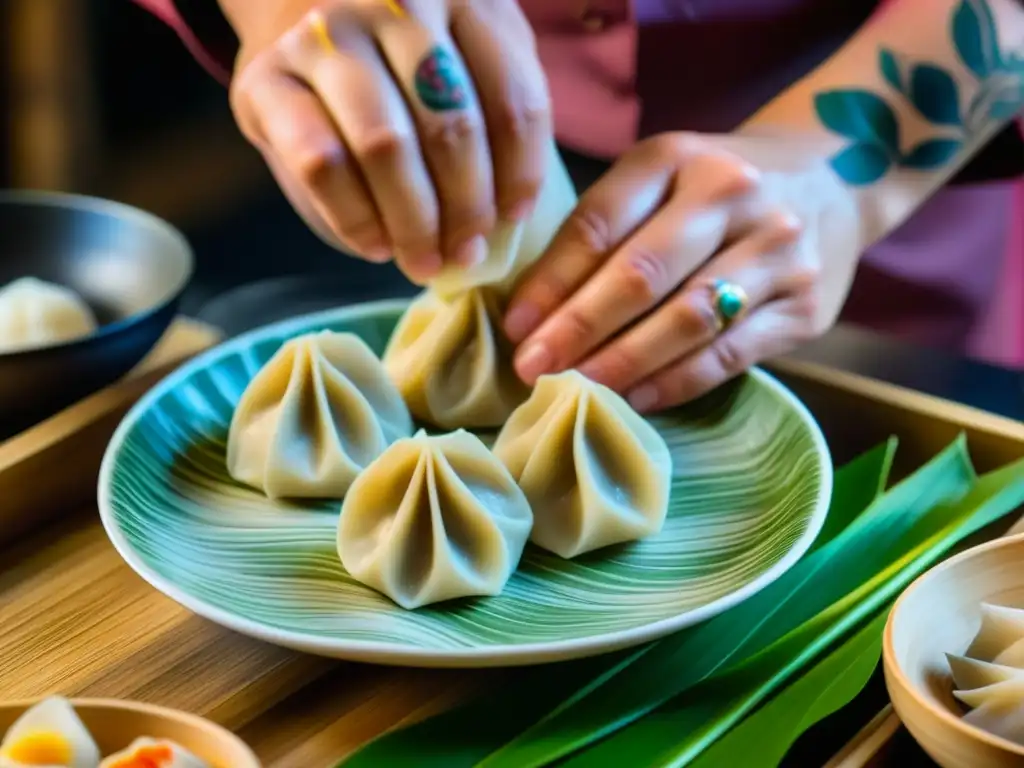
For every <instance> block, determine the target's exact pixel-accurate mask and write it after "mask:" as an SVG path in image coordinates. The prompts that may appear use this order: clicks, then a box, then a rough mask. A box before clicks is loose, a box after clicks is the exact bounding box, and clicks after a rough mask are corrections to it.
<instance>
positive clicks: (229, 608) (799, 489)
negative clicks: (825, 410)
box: [99, 302, 832, 667]
mask: <svg viewBox="0 0 1024 768" xmlns="http://www.w3.org/2000/svg"><path fill="white" fill-rule="evenodd" d="M404 307H405V303H404V302H379V303H373V304H365V305H360V306H354V307H347V308H343V309H338V310H333V311H330V312H326V313H321V314H317V315H310V316H306V317H302V318H298V319H296V320H291V321H288V322H285V323H279V324H276V325H273V326H270V327H267V328H264V329H260V330H258V331H254V332H252V333H248V334H246V335H244V336H241V337H239V338H237V339H235V340H233V341H230V342H228V343H227V344H224V345H222V346H220V347H217V348H216V349H213V350H211V351H210V352H208V353H207V354H205V355H203V356H202V357H200V358H197V359H196V360H194V361H192V362H191V363H189V364H187V365H185V366H184V367H183V368H182V369H181V370H179V371H177V372H176V373H174V374H173V375H171V376H170V377H168V378H167V379H165V380H164V381H163V382H161V383H160V384H159V385H158V386H157V387H156V388H155V389H153V390H152V391H151V392H150V393H149V394H148V395H147V396H146V397H145V398H143V400H142V401H141V402H139V403H138V405H136V406H135V408H133V409H132V411H131V412H130V413H129V414H128V416H127V417H126V418H125V420H124V422H123V423H122V424H121V426H120V427H119V428H118V430H117V432H116V434H115V435H114V438H113V439H112V440H111V442H110V446H109V448H108V449H107V453H106V456H105V457H104V461H103V468H102V471H101V474H100V483H99V503H100V511H101V515H102V518H103V524H104V525H105V526H106V529H107V533H108V534H109V535H110V538H111V540H112V541H113V543H114V546H115V547H117V549H118V551H119V552H120V553H121V555H122V556H123V557H124V559H125V560H126V561H127V562H128V563H129V564H130V565H131V566H132V568H134V569H135V570H136V571H138V573H139V574H140V575H141V576H142V577H143V578H144V579H146V580H147V581H148V582H149V583H150V584H152V585H153V586H154V587H156V588H157V589H159V590H160V591H161V592H163V593H164V594H166V595H168V596H169V597H171V598H173V599H174V600H176V601H178V602H179V603H181V604H182V605H184V606H186V607H187V608H189V609H191V610H192V611H195V612H196V613H198V614H199V615H201V616H205V617H206V618H208V619H210V620H212V621H215V622H217V623H219V624H222V625H224V626H226V627H230V628H232V629H234V630H236V631H238V632H242V633H244V634H247V635H252V636H254V637H258V638H261V639H263V640H266V641H269V642H271V643H276V644H279V645H283V646H287V647H290V648H296V649H299V650H302V651H308V652H311V653H316V654H321V655H325V656H333V657H337V658H344V659H351V660H358V661H367V662H374V663H382V664H404V665H410V666H450V667H455V666H496V665H513V664H531V663H540V662H547V661H555V660H559V659H568V658H573V657H578V656H586V655H592V654H596V653H603V652H606V651H611V650H614V649H618V648H623V647H626V646H631V645H636V644H638V643H643V642H645V641H648V640H653V639H655V638H657V637H661V636H662V635H665V634H668V633H670V632H674V631H676V630H678V629H681V628H683V627H686V626H689V625H691V624H695V623H697V622H700V621H704V620H705V619H708V618H710V617H711V616H714V615H715V614H717V613H720V612H722V611H723V610H725V609H726V608H729V607H731V606H732V605H735V604H736V603H738V602H740V601H741V600H743V599H745V598H747V597H749V596H750V595H752V594H754V593H755V592H757V591H758V590H760V589H762V588H764V587H765V586H766V585H767V584H769V583H770V582H772V581H773V580H774V579H776V578H778V576H779V575H780V574H782V573H783V572H784V571H785V570H786V569H787V568H789V567H790V566H791V565H793V563H794V562H796V560H797V559H798V558H799V557H800V555H802V554H803V552H804V551H805V550H806V549H807V548H808V547H809V546H810V544H811V542H812V541H813V539H814V537H815V536H816V535H817V533H818V531H819V529H820V528H821V525H822V523H823V522H824V519H825V513H826V510H827V506H828V501H829V496H830V493H831V488H832V471H831V461H830V458H829V454H828V448H827V447H826V445H825V441H824V439H823V438H822V435H821V432H820V431H819V429H818V427H817V425H816V424H815V422H814V419H813V418H812V417H811V415H810V414H809V413H808V412H807V410H806V409H805V408H804V407H803V406H802V405H801V404H800V402H799V401H798V400H797V399H796V398H795V397H794V396H793V395H792V394H791V393H790V392H788V391H787V390H786V389H785V388H784V387H782V385H780V384H779V383H778V382H777V381H775V380H774V379H772V378H771V377H770V376H768V375H767V374H765V373H763V372H761V371H754V372H752V373H750V374H749V375H747V376H745V377H744V378H743V379H741V380H739V381H737V382H735V383H734V384H733V385H731V386H729V387H725V388H723V389H722V390H720V391H719V392H717V393H715V394H713V395H712V396H710V397H708V398H706V399H705V400H703V401H701V402H700V403H697V404H694V405H691V406H688V407H686V408H682V409H679V410H676V411H674V412H672V413H671V414H668V415H664V416H661V417H659V418H657V419H655V420H654V423H655V425H656V426H657V427H658V429H659V430H660V431H661V433H662V434H663V435H664V436H665V438H666V440H667V441H668V444H669V447H670V448H671V450H672V454H673V460H674V464H675V473H674V478H673V484H672V497H671V502H670V509H669V513H668V521H667V522H666V524H665V527H664V529H663V530H662V532H661V534H660V535H658V536H657V537H655V538H653V539H652V540H649V541H645V542H642V543H636V544H630V545H624V546H618V547H612V548H609V549H607V550H604V551H601V552H598V553H591V554H590V555H585V556H583V557H580V558H577V559H576V560H572V561H566V560H562V559H561V558H559V557H557V556H555V555H551V554H548V553H545V552H542V551H539V550H536V549H533V548H530V547H528V548H527V551H526V554H525V555H524V558H523V561H522V563H521V565H520V567H519V570H518V572H517V573H516V574H515V575H514V576H513V577H512V579H511V580H510V582H509V583H508V585H507V587H506V588H505V591H504V592H503V593H502V594H501V595H500V596H499V597H496V598H486V599H477V600H461V601H456V602H453V603H448V604H441V605H439V606H434V607H430V608H426V609H421V610H418V611H411V612H410V611H405V610H402V609H401V608H398V607H397V606H395V605H394V604H393V603H391V602H390V601H389V600H388V599H387V598H384V597H382V596H380V595H378V594H377V593H375V592H373V591H372V590H370V589H368V588H366V587H364V586H362V585H361V584H359V583H357V582H355V581H353V580H352V579H351V578H350V577H349V576H348V575H347V574H346V573H345V571H344V569H343V568H342V566H341V562H340V561H339V559H338V555H337V552H336V550H335V529H336V524H337V515H338V510H339V507H340V505H339V503H336V502H334V503H313V504H301V505H300V504H284V503H277V502H271V501H268V500H267V499H265V498H264V497H263V496H261V495H260V494H258V493H255V492H253V491H251V490H248V489H246V488H243V487H241V486H239V485H238V484H236V483H234V482H233V481H232V480H231V479H230V478H229V477H228V474H227V472H226V470H225V466H224V453H225V440H226V436H227V431H228V425H229V423H230V420H231V413H232V409H233V408H234V405H235V403H236V402H237V401H238V399H239V398H240V396H241V394H242V391H243V390H244V389H245V386H246V385H247V384H248V383H249V381H250V379H252V377H253V376H254V375H255V373H256V372H257V370H259V368H260V366H262V365H263V363H265V362H266V361H267V360H268V359H270V357H271V355H273V354H274V352H275V351H276V350H277V349H278V347H279V346H280V345H281V344H282V343H283V342H284V341H285V340H286V339H288V338H291V337H293V336H296V335H299V334H303V333H308V332H310V331H315V330H320V329H323V328H330V329H333V330H335V331H350V332H353V333H357V334H359V335H360V336H361V337H362V338H363V339H364V340H365V341H366V342H367V343H368V344H369V345H370V346H371V347H372V348H373V349H375V350H377V351H378V352H381V351H383V349H384V346H385V343H386V342H387V339H388V335H389V334H390V333H391V330H392V328H393V327H394V326H395V323H396V322H397V320H398V318H399V316H400V314H401V312H402V310H403V309H404Z"/></svg>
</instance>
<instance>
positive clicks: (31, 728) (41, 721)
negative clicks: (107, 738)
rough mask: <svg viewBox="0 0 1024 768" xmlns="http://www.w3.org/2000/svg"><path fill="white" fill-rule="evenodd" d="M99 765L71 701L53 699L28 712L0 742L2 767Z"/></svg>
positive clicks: (97, 754) (83, 767)
mask: <svg viewBox="0 0 1024 768" xmlns="http://www.w3.org/2000/svg"><path fill="white" fill-rule="evenodd" d="M99 763H100V750H99V748H98V747H97V746H96V742H95V741H93V738H92V736H90V735H89V732H88V731H87V730H86V728H85V725H84V724H83V723H82V721H81V720H80V719H79V717H78V714H77V713H76V712H75V710H74V708H73V707H72V706H71V702H69V701H68V700H67V699H62V698H60V697H56V696H55V697H52V698H49V699H44V700H43V701H41V702H39V703H38V704H36V705H35V706H33V707H31V708H30V709H28V710H27V711H26V712H25V713H24V714H23V715H22V716H21V717H19V718H18V719H17V720H15V721H14V724H13V725H12V726H11V727H10V728H8V729H7V733H6V734H5V735H4V738H3V741H2V742H0V766H3V768H29V766H52V767H53V768H96V766H98V765H99Z"/></svg>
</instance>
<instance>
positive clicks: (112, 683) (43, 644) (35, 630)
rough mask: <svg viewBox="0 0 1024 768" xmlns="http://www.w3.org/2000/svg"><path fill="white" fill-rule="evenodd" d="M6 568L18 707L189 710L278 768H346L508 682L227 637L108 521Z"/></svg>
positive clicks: (4, 600) (0, 585)
mask: <svg viewBox="0 0 1024 768" xmlns="http://www.w3.org/2000/svg"><path fill="white" fill-rule="evenodd" d="M2 557H3V563H4V566H3V570H2V571H0V627H3V632H0V659H3V665H2V668H0V691H2V692H3V696H4V698H5V699H11V698H25V697H37V696H45V695H48V694H54V693H59V694H63V695H65V696H82V697H105V698H119V699H132V700H137V701H143V702H149V703H155V704H160V705H163V706H167V707H172V708H175V709H182V710H185V711H187V712H192V713H195V714H199V715H202V716H204V717H207V718H209V719H211V720H213V721H214V722H216V723H219V724H221V725H224V726H225V727H227V728H229V729H231V730H233V731H235V732H237V733H239V734H240V735H241V736H242V738H243V739H244V740H245V741H246V742H247V743H248V744H249V745H250V746H251V747H252V748H253V749H254V750H255V751H256V753H257V754H258V755H259V756H260V757H261V759H262V760H263V761H264V762H265V764H266V765H267V766H268V767H269V768H275V767H281V768H283V767H285V766H287V767H288V768H319V767H320V766H329V765H333V764H334V763H335V762H336V761H337V760H338V759H340V758H341V757H344V756H345V755H346V754H349V753H350V752H351V751H353V750H354V749H356V748H357V747H358V746H359V745H361V744H362V743H364V742H365V741H367V740H369V739H371V738H373V737H374V736H376V735H378V734H379V733H381V732H383V731H384V730H387V729H389V728H392V727H395V726H397V725H400V724H402V723H404V722H407V721H411V720H415V719H418V718H421V717H424V716H425V715H427V714H429V713H432V712H435V711H438V710H439V709H441V708H443V707H445V706H448V705H450V704H451V703H452V702H454V701H456V700H457V699H458V698H459V696H460V695H461V694H463V693H464V692H465V691H466V690H467V686H471V685H474V684H482V683H485V682H487V681H493V680H494V679H496V678H497V677H498V676H499V675H500V673H481V672H465V673H462V672H448V671H427V670H423V671H418V670H402V669H396V668H374V667H370V666H365V665H356V664H340V663H338V662H334V661H331V660H328V659H321V658H318V657H315V656H307V655H303V654H299V653H293V652H291V651H287V650H284V649H282V648H277V647H276V646H272V645H268V644H266V643H262V642H260V641H257V640H251V639H249V638H246V637H243V636H241V635H238V634H235V633H233V632H230V631H229V630H226V629H222V628H220V627H218V626H216V625H214V624H211V623H209V622H207V621H205V620H204V619H200V618H198V617H196V616H194V615H192V614H191V613H189V612H188V611H186V610H185V609H183V608H181V607H179V606H178V605H177V604H176V603H174V602H173V601H171V600H169V599H168V598H166V597H164V596H163V595H161V594H160V593H159V592H157V591H156V590H154V589H152V588H151V587H150V586H149V585H147V584H146V583H145V582H143V581H142V580H141V579H140V578H139V577H138V576H136V575H135V574H134V572H132V571H131V570H130V569H129V568H128V566H127V565H125V564H124V562H123V561H122V560H121V558H120V557H119V556H118V555H117V553H116V552H115V551H114V549H113V547H112V546H111V545H110V543H109V541H108V540H107V537H106V534H105V533H104V531H103V529H102V527H101V525H100V523H99V520H98V517H97V512H96V510H95V509H89V508H87V509H81V510H79V511H78V512H76V513H74V514H71V515H68V516H67V517H66V518H64V519H62V520H60V521H58V522H55V523H53V524H51V525H50V526H49V527H48V528H47V529H46V530H44V531H41V532H39V533H37V534H36V535H34V536H32V537H29V538H27V539H24V540H22V541H21V543H19V544H18V545H17V546H15V547H11V548H9V549H7V550H6V551H4V552H3V553H2Z"/></svg>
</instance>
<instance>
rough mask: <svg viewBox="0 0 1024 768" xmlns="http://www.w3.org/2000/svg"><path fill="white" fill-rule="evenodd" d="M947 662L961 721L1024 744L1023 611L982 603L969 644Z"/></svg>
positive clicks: (948, 656) (949, 656) (949, 657)
mask: <svg viewBox="0 0 1024 768" xmlns="http://www.w3.org/2000/svg"><path fill="white" fill-rule="evenodd" d="M947 659H948V660H949V668H950V671H951V672H952V674H953V685H954V688H955V689H954V691H953V695H954V696H956V698H958V699H959V700H960V701H961V702H963V703H964V704H966V705H967V706H968V707H970V711H969V712H968V713H967V714H966V715H964V721H965V722H967V723H970V724H971V725H975V726H977V727H979V728H983V729H984V730H986V731H988V732H989V733H994V734H995V735H997V736H1002V737H1003V738H1005V739H1010V740H1012V741H1016V742H1018V743H1020V744H1024V610H1021V609H1020V608H1009V607H1004V606H999V605H989V604H987V603H985V604H982V606H981V627H980V628H979V629H978V633H977V635H975V637H974V640H973V641H972V642H971V644H970V646H968V648H967V650H966V651H964V655H963V656H955V655H952V654H949V655H947Z"/></svg>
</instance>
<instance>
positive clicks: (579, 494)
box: [494, 371, 672, 558]
mask: <svg viewBox="0 0 1024 768" xmlns="http://www.w3.org/2000/svg"><path fill="white" fill-rule="evenodd" d="M494 454H495V456H497V457H498V458H499V459H500V460H501V461H502V463H504V464H505V466H506V467H508V469H509V471H510V472H511V473H512V476H513V477H514V478H515V479H516V481H517V482H518V483H519V486H520V487H521V488H522V489H523V491H524V492H525V493H526V498H527V499H529V501H530V506H531V507H532V508H533V514H534V527H533V535H532V536H531V537H530V539H531V541H533V542H534V543H535V544H537V545H538V546H540V547H543V548H544V549H547V550H550V551H552V552H554V553H555V554H558V555H561V556H562V557H567V558H568V557H575V556H576V555H579V554H581V553H583V552H589V551H590V550H594V549H598V548H600V547H605V546H608V545H609V544H617V543H620V542H624V541H630V540H633V539H640V538H644V537H647V536H652V535H654V534H656V533H658V531H660V530H661V526H662V525H663V524H664V522H665V515H666V512H667V510H668V497H669V486H670V484H671V479H672V458H671V455H670V454H669V450H668V446H667V445H666V444H665V441H664V440H663V439H662V438H661V435H659V434H658V432H657V430H655V429H654V427H652V426H651V425H650V424H648V423H647V422H646V421H645V420H644V419H643V418H642V417H641V416H640V415H638V414H637V413H636V412H635V411H634V410H633V409H632V408H630V407H629V405H628V404H627V403H626V401H625V400H623V399H622V398H621V397H619V396H618V395H617V394H615V392H613V391H612V390H610V389H608V388H607V387H605V386H603V385H601V384H597V383H595V382H593V381H591V380H590V379H587V378H586V377H585V376H583V375H582V374H580V373H578V372H576V371H567V372H565V373H560V374H557V375H552V376H542V377H541V378H540V379H539V380H538V381H537V386H536V389H534V391H533V394H532V395H531V396H530V399H529V400H527V401H526V402H525V403H524V404H523V405H522V406H520V407H519V408H518V409H517V410H516V412H515V413H513V414H512V416H511V417H510V418H509V420H508V422H507V423H506V424H505V427H504V428H503V429H502V430H501V432H500V433H499V435H498V440H497V442H496V443H495V445H494Z"/></svg>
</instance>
